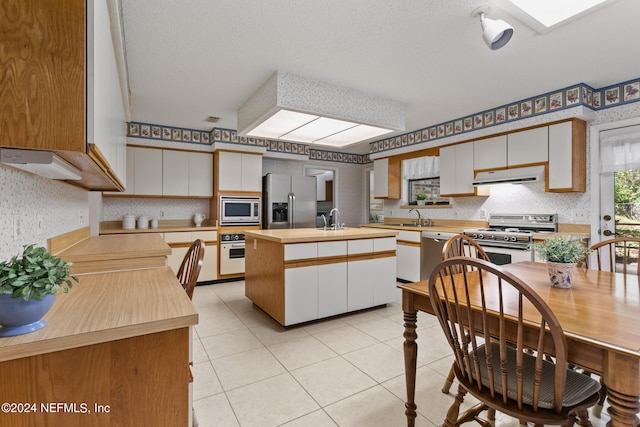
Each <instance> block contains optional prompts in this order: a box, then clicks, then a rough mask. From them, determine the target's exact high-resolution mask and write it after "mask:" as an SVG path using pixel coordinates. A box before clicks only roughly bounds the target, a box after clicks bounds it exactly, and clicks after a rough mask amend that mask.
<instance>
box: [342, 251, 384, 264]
mask: <svg viewBox="0 0 640 427" xmlns="http://www.w3.org/2000/svg"><path fill="white" fill-rule="evenodd" d="M394 256H396V251H395V250H392V251H381V252H370V253H365V254H354V255H347V261H365V260H369V259H380V258H389V257H394Z"/></svg>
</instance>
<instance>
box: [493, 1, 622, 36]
mask: <svg viewBox="0 0 640 427" xmlns="http://www.w3.org/2000/svg"><path fill="white" fill-rule="evenodd" d="M614 1H617V0H562V1H558V0H498V1H497V3H498V4H499V5H500V6H502V7H503V8H504V9H505V11H507V12H508V13H509V14H511V15H513V16H515V17H516V18H518V19H519V20H521V21H522V22H524V23H525V24H527V25H528V26H529V27H531V28H533V29H534V30H536V31H537V32H538V33H541V34H544V33H546V32H549V31H551V30H552V29H554V28H557V27H559V26H561V25H564V24H566V23H569V22H572V21H574V20H576V19H578V18H580V17H582V16H585V15H587V14H589V13H591V12H593V11H595V10H597V9H599V8H601V7H603V6H606V5H608V4H611V3H613V2H614Z"/></svg>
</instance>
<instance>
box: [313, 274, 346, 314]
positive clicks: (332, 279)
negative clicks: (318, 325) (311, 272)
mask: <svg viewBox="0 0 640 427" xmlns="http://www.w3.org/2000/svg"><path fill="white" fill-rule="evenodd" d="M346 312H347V263H346V262H339V263H334V264H323V265H318V317H319V318H322V317H329V316H335V315H336V314H341V313H346Z"/></svg>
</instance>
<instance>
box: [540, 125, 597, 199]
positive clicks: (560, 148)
mask: <svg viewBox="0 0 640 427" xmlns="http://www.w3.org/2000/svg"><path fill="white" fill-rule="evenodd" d="M586 127H587V125H586V123H585V122H584V121H582V120H572V121H570V122H563V123H557V124H554V125H551V126H549V179H548V182H547V186H548V191H556V192H569V191H586V189H587V188H586V187H587V171H586V169H587V167H586V164H587V149H586V141H587V137H586V132H587V130H586Z"/></svg>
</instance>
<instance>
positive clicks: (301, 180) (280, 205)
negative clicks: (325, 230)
mask: <svg viewBox="0 0 640 427" xmlns="http://www.w3.org/2000/svg"><path fill="white" fill-rule="evenodd" d="M316 182H317V180H316V177H314V176H289V175H278V174H272V173H268V174H266V175H265V176H264V177H263V178H262V196H263V198H262V205H263V210H264V212H263V215H262V227H263V228H315V226H316V203H317V202H316V194H317V184H316Z"/></svg>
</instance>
